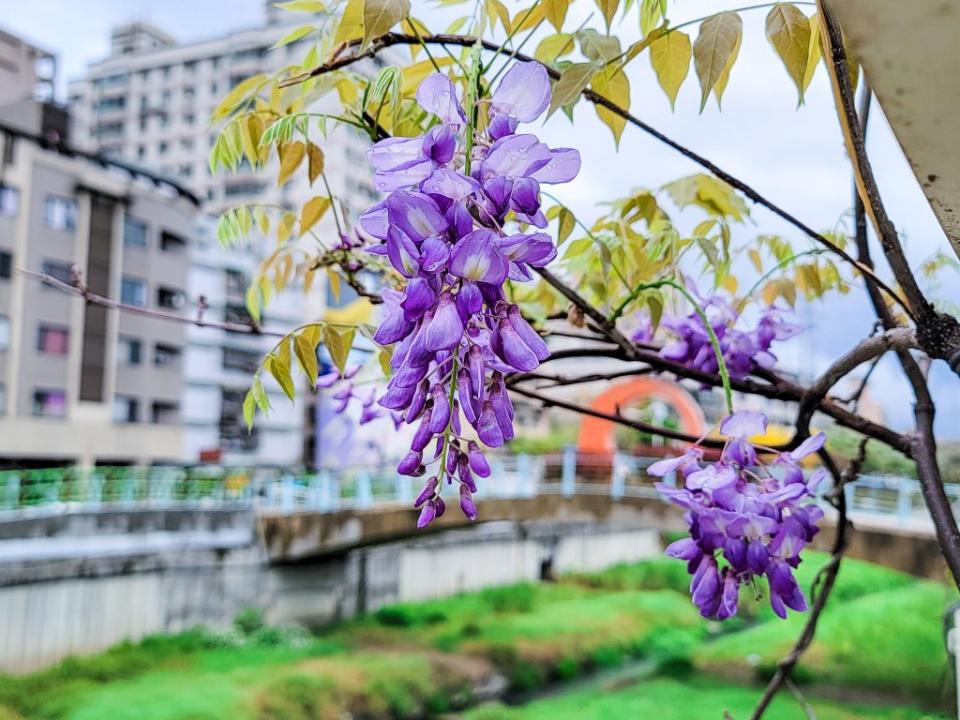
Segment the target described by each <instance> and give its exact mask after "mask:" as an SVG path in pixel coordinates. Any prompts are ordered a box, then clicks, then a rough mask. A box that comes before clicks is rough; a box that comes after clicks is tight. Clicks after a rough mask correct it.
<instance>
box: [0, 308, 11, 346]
mask: <svg viewBox="0 0 960 720" xmlns="http://www.w3.org/2000/svg"><path fill="white" fill-rule="evenodd" d="M8 347H10V318H8V317H7V316H6V315H0V350H6V349H7V348H8Z"/></svg>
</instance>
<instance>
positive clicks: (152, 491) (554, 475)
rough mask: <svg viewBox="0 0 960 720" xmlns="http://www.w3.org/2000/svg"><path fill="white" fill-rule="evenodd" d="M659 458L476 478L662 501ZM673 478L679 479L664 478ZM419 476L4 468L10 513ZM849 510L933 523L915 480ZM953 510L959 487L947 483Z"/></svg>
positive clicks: (316, 494) (339, 492) (239, 496)
mask: <svg viewBox="0 0 960 720" xmlns="http://www.w3.org/2000/svg"><path fill="white" fill-rule="evenodd" d="M656 459H657V458H644V457H635V456H631V455H624V454H619V453H618V454H614V455H613V456H612V457H611V456H591V455H584V454H579V453H577V452H576V449H575V448H572V447H571V448H567V449H566V450H564V451H563V452H562V453H558V454H552V455H524V454H518V455H507V454H504V455H495V456H492V457H491V458H490V464H491V469H492V473H491V475H490V477H489V478H485V479H478V484H479V485H480V487H479V491H480V494H481V496H484V497H534V496H536V495H541V494H562V495H565V496H572V495H584V494H587V495H609V496H610V497H612V498H623V497H650V498H655V497H658V493H657V492H656V490H655V489H654V487H653V482H654V480H656V478H651V477H650V476H648V475H647V473H646V468H647V467H648V466H649V465H650V464H651V463H652V462H654V461H655V460H656ZM665 480H666V482H668V483H669V482H673V478H669V477H668V478H666V479H665ZM421 483H422V480H421V479H418V478H410V477H407V476H403V475H397V473H396V472H395V471H394V470H393V468H392V467H391V466H380V467H369V466H354V467H347V468H341V469H338V470H335V471H333V470H329V471H326V470H325V471H320V472H318V473H313V474H306V475H295V474H292V473H288V472H284V471H282V470H267V469H257V470H244V469H230V468H216V467H196V468H181V467H150V468H145V467H97V468H55V469H46V470H9V471H3V472H0V513H2V514H3V515H4V516H8V517H9V516H10V515H15V516H19V515H23V514H30V513H46V512H57V513H63V512H72V511H73V512H75V511H88V510H96V509H106V508H111V509H122V508H129V509H135V508H159V507H183V508H189V507H205V508H209V507H218V506H228V505H229V506H250V505H253V506H256V507H259V508H263V509H268V510H270V511H272V512H287V513H293V512H299V511H308V510H309V511H319V512H328V511H333V510H337V509H341V508H351V507H361V508H364V507H372V506H374V505H376V504H379V503H410V502H412V501H413V498H414V497H415V496H416V494H417V493H418V492H419V489H420V485H421ZM846 492H847V503H848V508H849V510H850V512H851V513H852V514H871V515H876V516H884V517H886V518H887V519H888V520H889V521H890V522H891V523H894V524H899V525H909V524H916V523H925V522H929V516H928V514H927V511H926V507H925V505H924V502H923V497H922V494H921V492H920V485H919V483H918V482H917V481H916V480H912V479H910V478H901V477H886V476H870V475H868V476H862V477H861V478H859V479H858V480H857V482H856V483H855V484H854V485H851V486H848V487H847V491H846ZM947 495H948V497H949V498H950V500H951V502H952V503H953V505H954V508H955V511H956V510H958V509H960V487H957V486H954V485H948V486H947Z"/></svg>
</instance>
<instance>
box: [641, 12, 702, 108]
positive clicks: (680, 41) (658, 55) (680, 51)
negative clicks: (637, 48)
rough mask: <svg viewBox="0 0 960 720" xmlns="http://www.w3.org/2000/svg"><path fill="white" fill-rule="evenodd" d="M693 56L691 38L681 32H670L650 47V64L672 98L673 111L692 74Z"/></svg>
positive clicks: (664, 89)
mask: <svg viewBox="0 0 960 720" xmlns="http://www.w3.org/2000/svg"><path fill="white" fill-rule="evenodd" d="M692 55H693V49H692V47H691V45H690V36H689V35H687V34H686V33H684V32H682V31H680V30H674V31H673V32H668V33H667V34H666V35H664V36H663V37H661V38H659V39H658V40H655V41H654V43H653V44H652V45H651V46H650V64H651V65H652V66H653V71H654V72H655V73H656V74H657V81H658V82H659V83H660V87H662V88H663V91H664V92H665V93H666V94H667V97H668V98H670V109H671V110H673V109H674V105H675V103H676V101H677V93H678V92H679V91H680V86H681V85H683V81H684V80H686V79H687V73H689V72H690V58H691V56H692Z"/></svg>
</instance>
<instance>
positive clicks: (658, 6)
mask: <svg viewBox="0 0 960 720" xmlns="http://www.w3.org/2000/svg"><path fill="white" fill-rule="evenodd" d="M666 5H667V4H666V2H664V0H643V2H641V3H640V32H642V33H643V34H644V35H647V34H649V32H650V31H651V30H653V28H655V27H656V26H657V23H659V22H660V20H661V18H663V15H664V13H665V12H666Z"/></svg>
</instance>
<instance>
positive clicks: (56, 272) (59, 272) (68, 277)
mask: <svg viewBox="0 0 960 720" xmlns="http://www.w3.org/2000/svg"><path fill="white" fill-rule="evenodd" d="M40 269H41V271H42V272H43V274H44V275H49V276H50V277H52V278H53V279H54V280H59V281H60V282H62V283H66V284H67V285H73V267H72V266H71V265H70V263H65V262H59V261H57V260H44V261H43V265H41V266H40Z"/></svg>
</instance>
